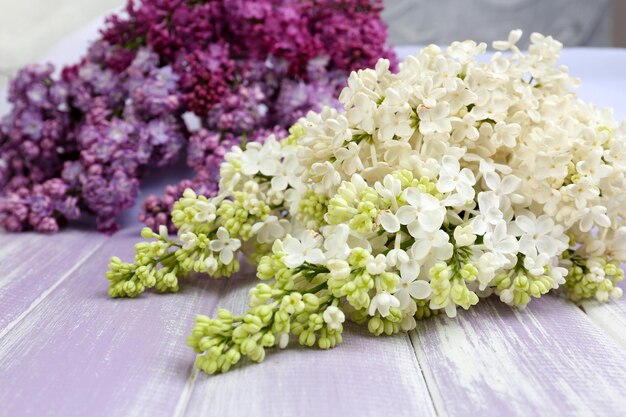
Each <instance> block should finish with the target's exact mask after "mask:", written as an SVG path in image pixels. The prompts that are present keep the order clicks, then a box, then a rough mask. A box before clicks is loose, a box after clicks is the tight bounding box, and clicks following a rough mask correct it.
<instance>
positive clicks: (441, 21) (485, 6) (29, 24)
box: [0, 0, 626, 85]
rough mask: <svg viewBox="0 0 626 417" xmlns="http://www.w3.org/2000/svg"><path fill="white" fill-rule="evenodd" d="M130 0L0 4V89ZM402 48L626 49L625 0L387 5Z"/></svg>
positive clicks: (454, 0) (3, 0) (418, 0)
mask: <svg viewBox="0 0 626 417" xmlns="http://www.w3.org/2000/svg"><path fill="white" fill-rule="evenodd" d="M125 3H126V1H125V0H18V1H16V0H0V85H2V81H3V80H2V79H1V78H5V80H4V81H5V82H6V77H7V76H9V75H10V74H12V73H13V72H14V71H15V70H16V69H17V68H19V67H20V66H22V65H24V64H26V63H28V62H31V61H34V60H36V59H37V58H38V57H39V56H41V55H42V54H43V53H44V52H45V51H46V50H47V49H49V48H50V47H51V46H52V45H54V44H55V43H56V42H58V41H59V40H60V39H61V38H63V37H64V36H66V35H68V34H69V33H71V32H72V31H74V30H76V29H78V28H80V27H81V26H83V25H85V24H86V23H87V22H89V21H91V20H92V19H95V18H97V17H98V16H101V15H103V14H105V13H107V12H110V11H113V10H115V9H116V8H119V7H122V6H123V5H124V4H125ZM384 3H385V12H384V18H385V20H386V21H387V23H388V24H389V31H390V40H391V42H392V43H393V44H395V45H411V44H412V45H423V44H428V43H440V44H446V43H450V42H451V41H453V40H463V39H467V38H471V39H475V40H479V41H488V42H489V41H492V40H494V39H505V38H506V35H507V34H508V32H509V30H511V29H513V28H521V29H524V31H525V32H526V34H529V33H530V32H533V31H537V32H541V33H544V34H546V35H553V36H554V37H556V38H557V39H559V40H561V41H562V42H563V43H564V44H565V45H566V46H600V47H609V46H619V47H626V24H625V21H626V0H436V1H434V0H385V2H384Z"/></svg>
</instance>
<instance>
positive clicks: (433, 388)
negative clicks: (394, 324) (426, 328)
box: [407, 329, 447, 417]
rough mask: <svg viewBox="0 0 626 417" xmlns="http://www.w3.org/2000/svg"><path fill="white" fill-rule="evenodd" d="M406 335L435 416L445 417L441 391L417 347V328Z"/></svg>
mask: <svg viewBox="0 0 626 417" xmlns="http://www.w3.org/2000/svg"><path fill="white" fill-rule="evenodd" d="M407 337H408V338H409V345H410V346H411V348H413V352H415V358H416V359H417V364H418V365H419V368H420V372H421V373H422V379H423V380H424V382H425V383H426V390H427V391H428V396H429V397H430V402H431V403H432V404H433V408H434V410H435V414H436V415H437V417H446V416H447V414H446V412H445V408H444V406H443V398H441V393H440V392H439V389H438V388H437V383H436V382H435V378H434V377H433V375H432V373H431V372H430V371H429V369H428V366H427V364H426V358H425V357H424V352H423V351H422V350H421V349H419V348H418V347H417V346H418V340H417V330H416V329H413V330H411V331H409V332H408V334H407Z"/></svg>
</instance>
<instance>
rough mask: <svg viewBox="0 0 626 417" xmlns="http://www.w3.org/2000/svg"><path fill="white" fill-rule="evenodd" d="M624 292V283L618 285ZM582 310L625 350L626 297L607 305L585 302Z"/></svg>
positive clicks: (625, 288)
mask: <svg viewBox="0 0 626 417" xmlns="http://www.w3.org/2000/svg"><path fill="white" fill-rule="evenodd" d="M618 285H619V286H620V287H621V288H622V290H624V292H626V283H625V282H623V281H622V282H620V283H619V284H618ZM582 308H583V310H584V312H585V313H587V315H588V316H589V318H590V319H591V320H593V322H594V323H595V324H596V325H598V326H599V327H600V328H601V329H602V330H604V331H605V332H606V333H607V334H608V335H609V336H611V337H612V338H613V339H614V340H615V341H616V342H617V343H618V344H619V345H620V346H622V348H624V349H625V350H626V296H622V297H621V298H619V299H618V300H613V301H611V302H609V303H600V302H598V301H596V300H589V301H585V302H583V304H582Z"/></svg>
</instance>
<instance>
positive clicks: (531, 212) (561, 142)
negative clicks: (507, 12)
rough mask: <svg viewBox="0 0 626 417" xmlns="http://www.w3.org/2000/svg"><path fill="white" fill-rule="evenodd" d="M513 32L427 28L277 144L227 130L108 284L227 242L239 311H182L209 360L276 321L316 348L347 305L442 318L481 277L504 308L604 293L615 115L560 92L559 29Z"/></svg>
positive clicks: (202, 268) (247, 348)
mask: <svg viewBox="0 0 626 417" xmlns="http://www.w3.org/2000/svg"><path fill="white" fill-rule="evenodd" d="M520 36H521V32H520V31H513V32H511V35H510V36H509V39H508V41H499V42H495V43H494V48H495V49H497V50H500V51H507V53H505V54H503V53H501V52H496V53H495V54H494V55H493V56H492V57H491V59H489V60H488V61H484V60H483V61H479V60H478V59H477V57H478V56H479V55H480V54H482V53H483V52H484V51H485V48H486V46H485V44H482V43H481V44H476V43H475V42H472V41H465V42H462V43H459V42H455V43H453V44H452V45H450V46H449V47H448V48H447V49H445V50H441V49H440V48H439V47H437V46H434V45H431V46H428V47H426V48H425V49H423V50H421V51H420V52H419V53H417V55H415V56H411V57H409V58H407V59H406V60H405V61H404V62H403V63H401V64H400V67H399V71H398V72H397V73H393V72H392V71H390V69H389V61H387V60H384V59H381V60H379V61H378V63H377V64H376V67H375V68H374V69H366V70H360V71H358V72H353V73H352V74H351V75H350V78H349V80H348V86H347V87H346V88H345V89H344V90H343V91H342V93H341V95H340V97H339V98H340V101H341V103H342V104H343V107H344V108H343V110H342V111H337V110H335V109H332V108H325V109H324V110H322V111H321V112H320V113H314V112H310V113H309V114H308V115H307V116H306V117H305V118H303V119H301V120H300V121H299V122H298V123H296V124H295V125H294V126H293V127H292V128H291V129H290V135H289V136H288V137H287V138H286V139H285V140H283V141H282V142H278V141H277V140H275V138H273V137H271V136H270V137H269V138H268V139H267V140H266V141H265V142H264V143H249V144H247V145H246V146H245V147H234V148H233V149H232V150H231V151H230V152H229V153H228V154H227V155H226V158H225V162H224V163H223V164H222V165H221V170H220V171H221V180H220V191H219V193H218V195H217V196H215V197H214V198H211V199H208V198H206V197H203V196H198V195H197V194H196V193H194V192H193V191H192V190H186V191H185V192H184V195H183V197H182V198H181V199H180V200H179V201H178V202H177V203H176V204H175V205H174V210H173V212H172V219H173V222H174V224H175V225H176V227H177V228H178V235H177V236H176V237H169V236H168V234H167V230H166V229H165V228H162V229H161V231H160V233H155V232H153V231H151V230H150V229H144V231H143V232H142V236H143V237H144V238H146V239H149V241H146V242H142V243H139V244H137V245H136V258H135V262H134V263H124V262H122V261H121V260H120V259H118V258H113V259H112V260H111V263H110V265H109V266H110V270H109V271H108V273H107V278H108V280H109V284H110V288H109V293H110V295H111V296H112V297H123V296H125V297H134V296H137V295H138V294H139V293H141V292H142V291H144V290H145V289H146V288H150V287H154V288H155V289H156V290H157V291H159V292H166V291H177V290H178V287H179V279H180V278H183V277H184V276H185V275H186V274H188V273H190V272H192V271H194V272H200V273H208V274H210V275H211V276H213V277H221V276H230V275H232V274H233V273H235V272H237V271H238V270H239V268H240V257H239V256H238V254H239V253H240V252H242V253H243V254H245V256H246V257H247V259H248V260H249V261H251V262H254V263H256V264H257V277H258V278H259V279H260V280H261V281H263V282H261V283H259V284H257V285H256V286H254V287H253V288H252V289H251V290H250V293H249V308H248V311H246V312H245V313H243V314H236V313H232V312H230V311H227V310H224V309H220V310H219V311H218V313H217V317H216V318H209V317H207V316H202V315H200V316H198V317H197V319H196V325H195V327H194V329H193V331H192V333H191V335H190V336H189V338H188V343H189V345H190V346H191V347H193V348H194V349H195V351H196V352H197V353H199V354H200V356H198V359H197V365H198V367H199V368H200V369H202V370H204V371H206V372H208V373H215V372H223V371H227V370H228V369H230V367H231V366H233V365H235V364H236V363H237V362H239V361H240V359H241V358H242V357H243V356H246V357H248V358H249V359H251V360H253V361H261V360H263V358H264V357H265V353H266V348H269V347H273V346H279V347H281V348H284V347H285V346H287V344H288V343H289V342H290V340H291V339H292V336H295V338H296V339H297V340H298V342H299V343H300V344H302V345H306V346H314V345H316V346H318V347H320V348H322V349H327V348H330V347H333V346H335V345H336V344H338V343H340V342H341V341H342V331H343V323H344V322H345V320H346V319H348V318H350V319H351V320H352V321H354V322H356V323H359V324H364V325H366V326H367V328H368V329H369V331H370V332H371V333H373V334H375V335H381V334H387V335H389V334H393V333H396V332H399V331H408V330H411V329H413V328H415V327H416V320H419V319H424V318H427V317H429V316H431V315H433V314H437V313H440V312H442V313H443V314H446V315H447V316H449V317H454V316H455V315H456V314H457V309H458V308H459V307H460V308H462V309H464V310H467V309H469V308H470V307H472V306H473V305H476V304H477V303H478V302H479V301H480V300H481V299H482V298H485V297H487V296H490V295H492V294H495V295H497V296H498V297H499V299H500V300H501V301H502V302H504V303H506V304H509V305H512V306H516V307H520V308H523V307H524V306H526V305H527V304H528V303H529V302H530V301H531V299H532V298H539V297H541V296H542V295H544V294H546V293H548V292H550V291H551V290H558V291H560V292H562V293H563V294H564V295H566V296H567V297H568V298H569V299H571V300H572V301H574V302H579V301H581V300H583V299H585V298H590V297H595V298H596V299H598V300H600V301H606V300H608V299H609V298H611V297H619V296H620V295H621V289H620V288H618V287H616V285H615V284H616V282H617V281H620V280H621V279H622V278H623V272H622V270H621V269H620V267H619V262H620V261H623V260H626V227H624V225H623V217H624V214H626V213H625V210H626V209H625V208H624V207H626V205H625V204H624V203H625V201H624V199H625V198H626V197H624V189H625V187H626V180H625V177H624V174H625V173H626V164H625V163H624V160H625V158H626V152H625V149H624V143H625V139H626V138H625V136H624V134H625V133H624V125H622V126H621V127H620V126H618V124H617V123H616V122H615V121H614V119H613V118H612V113H611V111H609V110H600V109H597V108H596V107H594V106H593V105H591V104H588V103H584V102H582V101H580V100H578V99H577V98H576V95H575V94H574V93H573V92H572V90H571V86H574V85H576V84H577V82H578V81H577V80H576V79H574V78H572V77H570V76H569V75H568V72H567V69H566V68H565V67H559V66H556V63H557V60H558V57H559V52H560V49H561V44H560V43H559V42H557V41H555V40H554V39H552V38H551V37H544V36H542V35H540V34H536V33H534V34H532V35H531V46H530V48H529V50H528V53H527V54H523V53H522V52H520V50H519V49H518V48H517V47H516V46H515V43H516V41H517V40H518V39H519V38H520Z"/></svg>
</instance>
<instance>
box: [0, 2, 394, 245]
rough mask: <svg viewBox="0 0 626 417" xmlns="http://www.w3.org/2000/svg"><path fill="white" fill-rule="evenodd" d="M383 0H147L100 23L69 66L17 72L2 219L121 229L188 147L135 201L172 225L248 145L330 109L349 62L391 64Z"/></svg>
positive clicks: (36, 225) (0, 145)
mask: <svg viewBox="0 0 626 417" xmlns="http://www.w3.org/2000/svg"><path fill="white" fill-rule="evenodd" d="M380 3H381V2H380V0H317V1H314V2H313V1H298V0H229V1H225V0H205V1H202V0H145V1H141V2H138V3H135V2H133V1H130V2H129V3H128V5H127V7H126V9H125V11H124V12H122V13H119V14H115V15H113V16H110V17H109V18H107V21H106V25H105V27H104V28H103V29H102V31H101V36H100V38H99V39H98V40H96V41H95V42H93V44H92V45H91V47H90V48H89V50H88V51H87V54H86V55H85V56H84V57H83V59H82V60H81V61H80V62H79V63H78V64H76V65H73V66H68V67H65V68H63V69H62V71H61V73H60V75H56V74H55V69H54V68H53V67H52V65H32V66H28V67H26V68H24V69H22V70H21V71H20V72H19V73H18V74H17V76H16V77H15V78H14V79H13V81H12V83H11V86H10V89H9V101H10V102H11V103H12V105H13V107H12V110H11V112H10V113H9V114H8V115H6V116H4V118H2V119H1V122H0V226H1V227H3V228H4V229H6V230H8V231H12V232H19V231H24V230H36V231H39V232H55V231H57V230H58V229H59V227H60V226H61V225H63V224H64V223H66V222H67V220H70V219H76V218H78V217H80V215H81V213H85V212H87V213H92V214H94V215H95V216H96V222H97V228H98V230H99V231H102V232H105V233H112V232H114V231H116V230H117V228H118V224H117V221H116V217H117V215H118V214H120V213H121V212H122V211H123V210H124V209H126V208H128V207H130V206H132V205H133V204H134V203H135V201H136V199H137V196H138V194H139V188H140V183H141V178H142V177H143V176H144V175H145V174H146V173H147V172H148V171H149V170H151V169H154V168H159V167H166V166H169V165H171V164H172V163H173V162H174V161H175V160H176V159H177V158H178V156H179V155H181V154H182V153H183V152H184V151H185V150H186V155H187V163H188V165H189V166H190V167H191V168H192V169H193V171H194V172H195V175H194V177H193V178H191V179H189V180H185V181H183V182H182V183H181V184H178V185H173V186H169V187H167V188H166V189H165V192H164V195H163V196H162V197H157V196H151V197H149V198H148V199H147V200H146V201H145V202H144V204H143V208H142V213H141V220H142V221H143V222H145V223H146V225H148V226H150V227H152V228H154V229H156V228H158V227H159V226H160V225H167V226H168V228H169V229H170V230H174V226H173V225H172V223H171V220H170V218H169V214H168V213H169V212H170V211H171V208H172V205H173V203H174V202H175V201H176V200H177V199H178V198H179V197H180V195H181V194H182V191H183V190H184V189H185V188H193V189H194V190H195V191H196V192H197V193H199V194H204V195H207V196H208V195H212V194H213V193H214V192H215V190H216V188H217V175H218V169H219V163H220V161H221V160H222V157H223V156H224V155H225V153H226V152H227V151H228V150H229V149H230V148H231V147H232V146H233V145H237V144H240V143H242V141H257V140H261V139H262V138H266V137H267V136H268V134H270V133H273V134H274V135H275V136H276V137H277V138H282V137H284V136H286V134H287V132H286V128H287V127H288V126H290V125H292V124H293V123H294V122H295V121H296V120H297V119H298V118H299V117H301V116H303V115H304V114H305V113H306V112H308V111H309V110H320V109H321V107H322V106H323V105H337V104H338V103H337V102H336V99H335V98H334V97H336V96H337V95H338V92H339V91H340V89H341V88H342V87H343V83H344V81H345V80H346V79H347V75H348V73H349V72H350V71H352V70H355V69H359V68H365V67H369V66H373V65H374V64H375V62H376V60H377V59H378V58H380V57H387V58H390V59H391V60H392V63H395V60H394V54H393V51H392V50H391V49H390V48H389V46H388V45H387V44H386V37H387V31H386V27H385V25H384V23H383V22H382V20H381V19H380V10H381V4H380Z"/></svg>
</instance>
